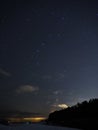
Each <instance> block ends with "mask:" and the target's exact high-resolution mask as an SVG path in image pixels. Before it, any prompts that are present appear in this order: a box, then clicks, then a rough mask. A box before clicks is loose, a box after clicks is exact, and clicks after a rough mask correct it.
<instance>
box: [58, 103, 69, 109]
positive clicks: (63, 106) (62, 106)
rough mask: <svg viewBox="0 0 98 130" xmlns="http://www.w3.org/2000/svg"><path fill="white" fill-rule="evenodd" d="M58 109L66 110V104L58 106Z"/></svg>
mask: <svg viewBox="0 0 98 130" xmlns="http://www.w3.org/2000/svg"><path fill="white" fill-rule="evenodd" d="M58 107H59V108H62V109H64V108H68V106H67V105H66V104H58Z"/></svg>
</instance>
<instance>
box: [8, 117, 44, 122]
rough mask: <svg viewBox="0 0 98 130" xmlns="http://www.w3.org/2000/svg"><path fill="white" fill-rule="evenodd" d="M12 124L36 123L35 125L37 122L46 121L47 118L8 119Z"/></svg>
mask: <svg viewBox="0 0 98 130" xmlns="http://www.w3.org/2000/svg"><path fill="white" fill-rule="evenodd" d="M7 119H8V120H9V121H10V122H34V123H37V122H40V121H43V120H45V119H46V118H45V117H25V118H21V117H20V118H19V117H17V118H14V117H12V118H7Z"/></svg>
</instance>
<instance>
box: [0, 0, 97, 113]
mask: <svg viewBox="0 0 98 130" xmlns="http://www.w3.org/2000/svg"><path fill="white" fill-rule="evenodd" d="M91 98H98V2H97V0H88V1H87V0H84V1H83V0H50V1H48V0H45V1H42V0H32V1H31V0H27V1H26V0H24V1H23V0H12V1H11V0H1V1H0V111H2V110H3V111H21V112H31V113H36V115H37V114H39V115H47V114H48V113H49V112H52V111H54V110H58V109H61V107H62V106H63V107H66V105H68V106H72V105H74V104H76V103H77V102H81V101H84V100H89V99H91Z"/></svg>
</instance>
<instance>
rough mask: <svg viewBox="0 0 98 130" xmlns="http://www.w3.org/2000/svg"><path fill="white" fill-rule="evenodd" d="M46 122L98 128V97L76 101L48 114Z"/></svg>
mask: <svg viewBox="0 0 98 130" xmlns="http://www.w3.org/2000/svg"><path fill="white" fill-rule="evenodd" d="M47 124H52V125H58V126H67V127H74V128H80V129H84V130H93V129H94V130H98V99H90V100H89V101H83V102H82V103H77V104H76V105H74V106H72V107H68V108H67V109H62V110H59V111H55V112H53V113H50V114H49V117H48V119H47Z"/></svg>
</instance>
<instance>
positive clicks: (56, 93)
mask: <svg viewBox="0 0 98 130" xmlns="http://www.w3.org/2000/svg"><path fill="white" fill-rule="evenodd" d="M53 94H54V95H58V94H62V91H60V90H56V91H54V92H53Z"/></svg>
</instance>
